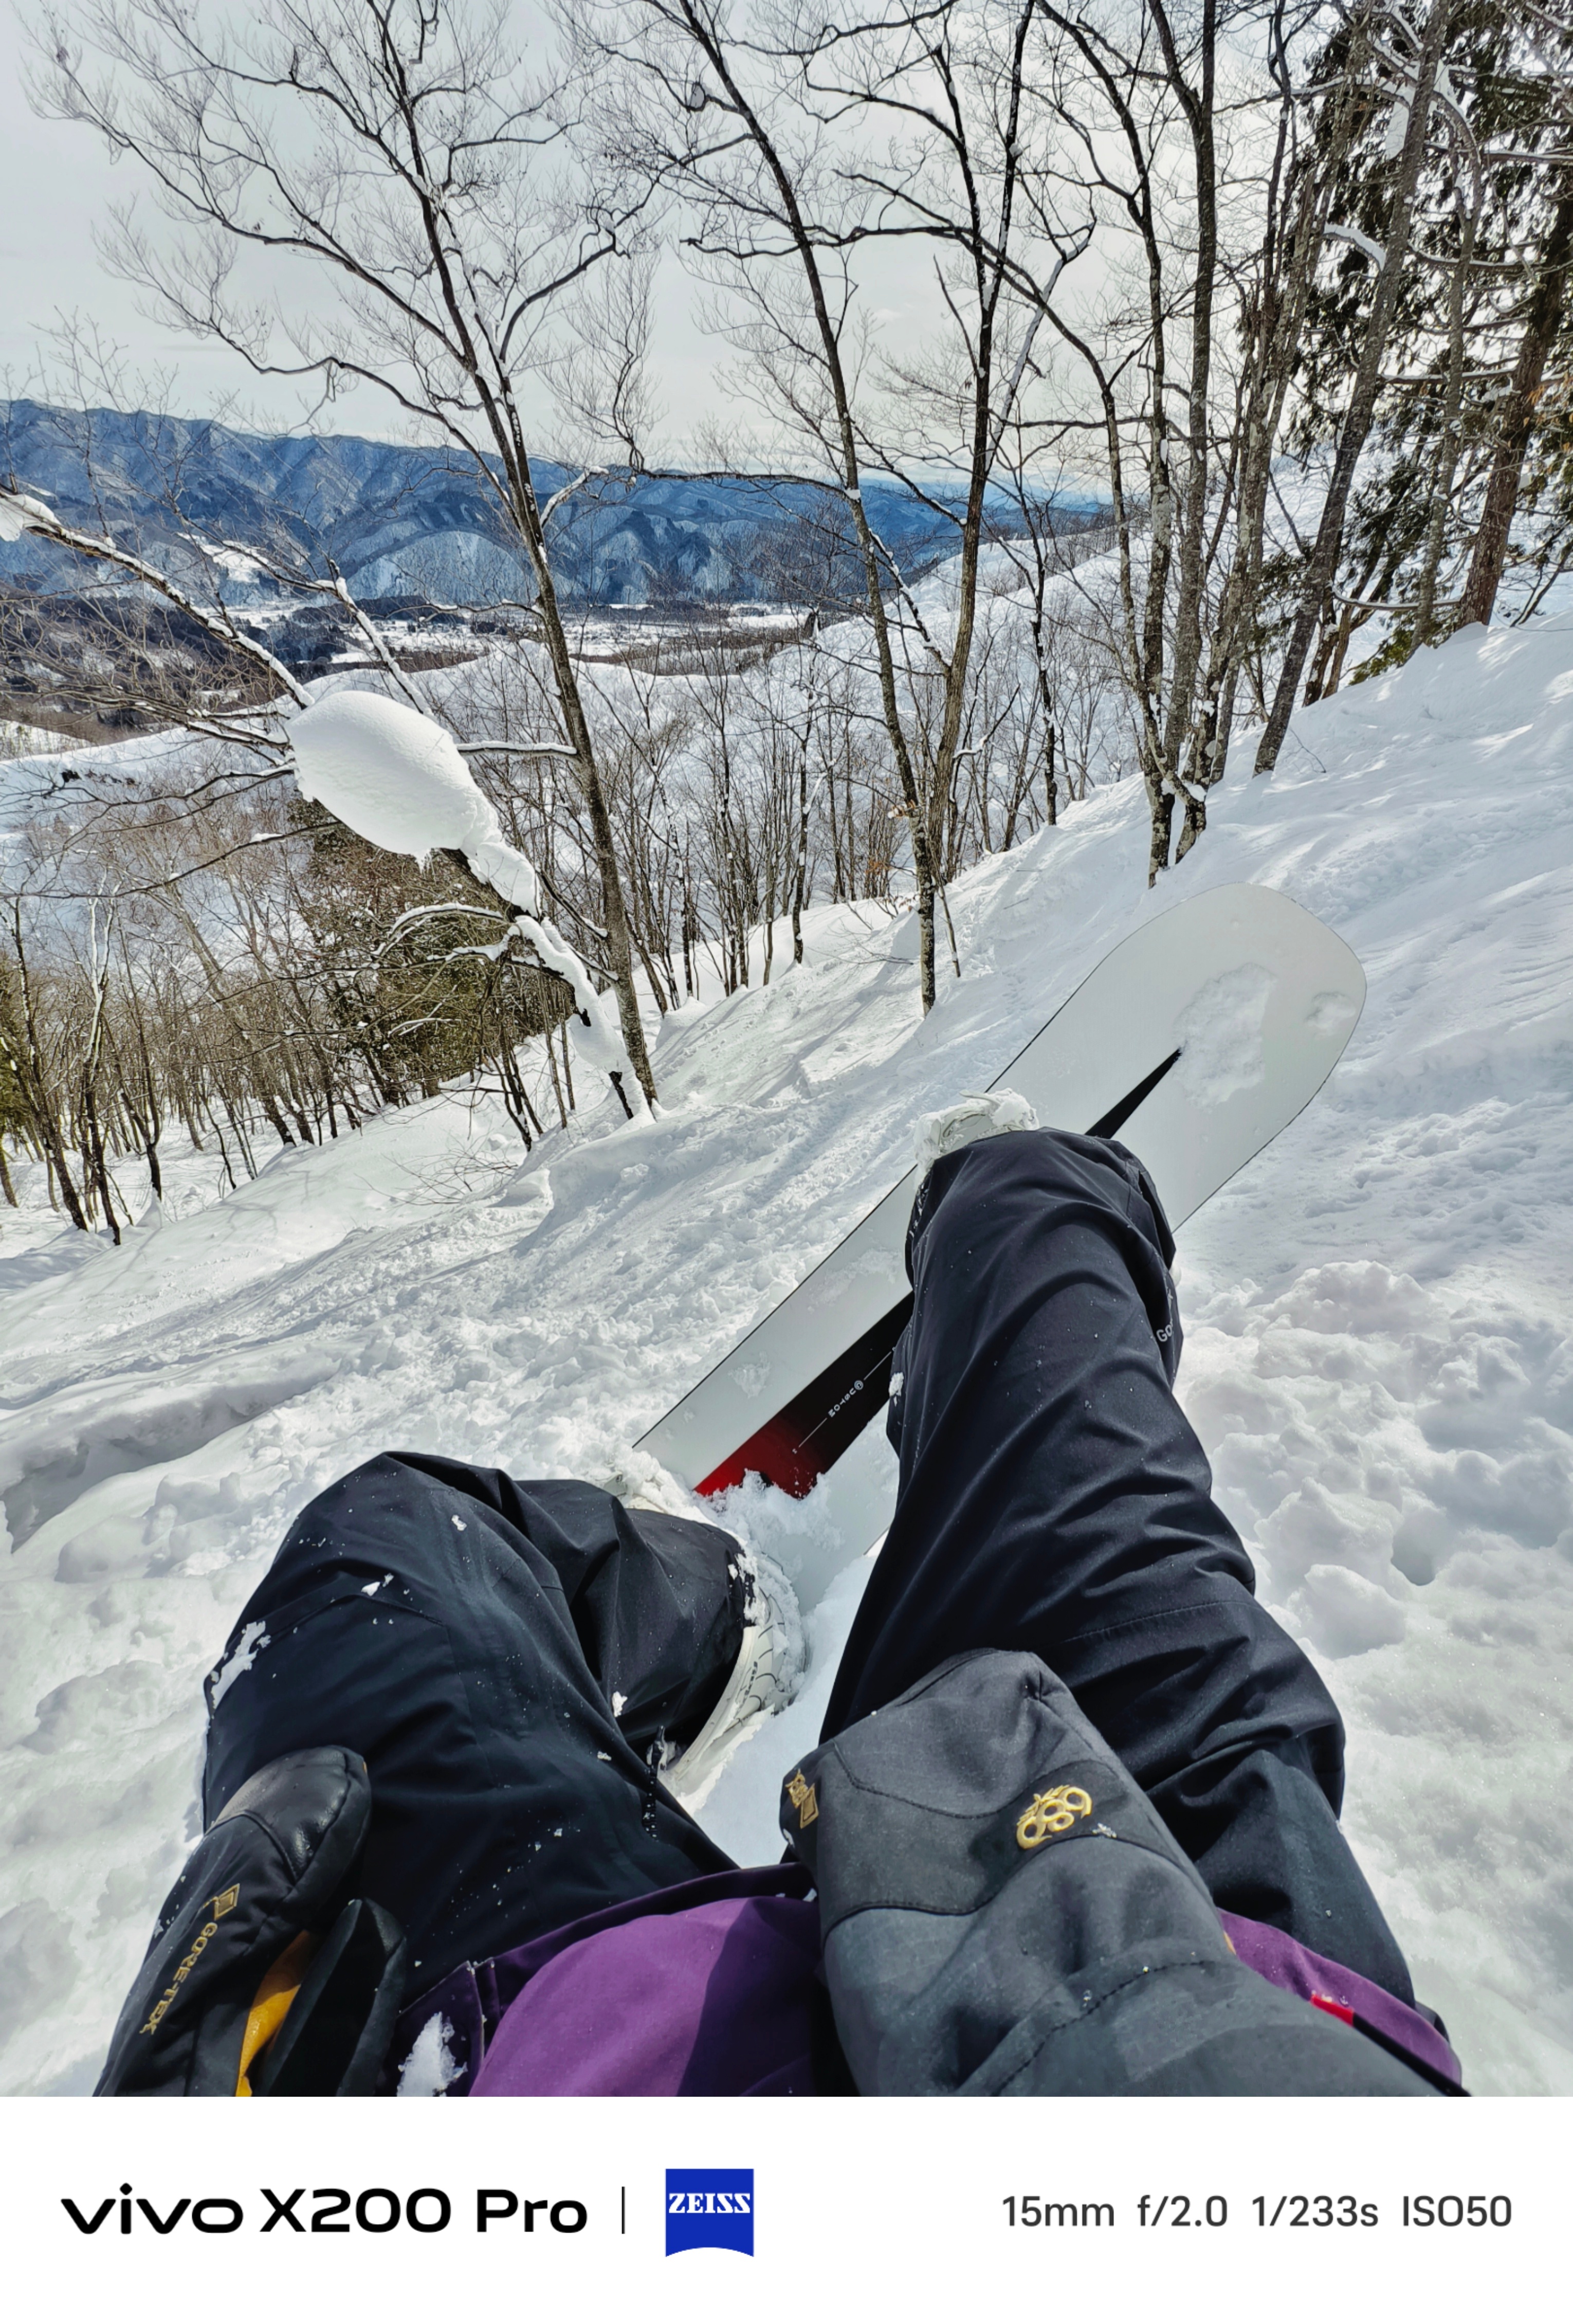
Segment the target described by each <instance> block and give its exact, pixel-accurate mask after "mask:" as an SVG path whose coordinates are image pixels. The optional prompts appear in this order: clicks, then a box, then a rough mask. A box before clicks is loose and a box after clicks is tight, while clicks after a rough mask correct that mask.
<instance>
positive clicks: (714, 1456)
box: [639, 886, 1366, 1537]
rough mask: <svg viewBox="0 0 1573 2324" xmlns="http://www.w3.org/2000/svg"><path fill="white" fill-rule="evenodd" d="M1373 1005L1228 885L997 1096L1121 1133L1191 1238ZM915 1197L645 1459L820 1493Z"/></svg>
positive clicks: (909, 1190)
mask: <svg viewBox="0 0 1573 2324" xmlns="http://www.w3.org/2000/svg"><path fill="white" fill-rule="evenodd" d="M1365 997H1366V979H1365V975H1364V973H1363V972H1362V970H1361V967H1360V964H1359V962H1358V961H1357V959H1356V957H1355V955H1354V954H1353V953H1352V952H1351V951H1350V950H1349V947H1348V945H1346V944H1345V943H1344V941H1343V939H1342V938H1341V937H1340V936H1335V935H1334V933H1333V931H1332V930H1331V929H1330V928H1329V927H1325V926H1324V925H1323V923H1322V922H1321V921H1320V920H1319V919H1318V918H1316V917H1315V915H1314V914H1313V913H1311V912H1308V911H1306V910H1305V909H1304V908H1302V906H1301V905H1299V904H1296V903H1293V902H1292V901H1291V899H1289V898H1288V897H1287V896H1284V895H1282V894H1281V893H1280V892H1279V891H1278V890H1276V889H1273V888H1256V887H1248V886H1230V887H1223V888H1213V889H1210V890H1208V891H1207V892H1206V893H1205V894H1203V895H1200V896H1196V897H1192V898H1191V899H1188V900H1187V901H1186V902H1184V903H1182V904H1176V905H1174V906H1173V907H1172V908H1170V909H1169V910H1168V911H1166V912H1163V913H1160V914H1159V915H1157V917H1156V918H1153V919H1151V920H1149V921H1147V922H1146V923H1145V925H1144V926H1143V927H1139V928H1138V929H1137V930H1136V933H1135V934H1134V935H1133V936H1127V937H1126V939H1125V940H1124V942H1123V943H1121V944H1118V945H1116V946H1115V948H1114V950H1113V951H1112V952H1110V953H1108V954H1107V955H1106V956H1105V957H1104V959H1103V960H1102V961H1101V962H1099V965H1098V966H1097V967H1096V968H1095V969H1093V970H1092V972H1091V973H1090V975H1089V976H1088V977H1086V978H1085V980H1084V981H1083V982H1081V984H1080V985H1078V986H1077V988H1076V990H1075V991H1073V992H1072V994H1071V995H1070V997H1069V999H1067V1000H1066V1001H1063V1002H1062V1004H1061V1006H1060V1008H1059V1009H1058V1010H1056V1011H1055V1012H1054V1014H1053V1016H1052V1017H1051V1018H1050V1019H1049V1020H1048V1022H1047V1023H1046V1024H1045V1025H1044V1028H1043V1029H1042V1031H1041V1032H1039V1033H1037V1034H1036V1035H1035V1037H1034V1038H1033V1039H1032V1040H1031V1041H1029V1042H1028V1043H1027V1045H1026V1048H1024V1049H1023V1050H1021V1051H1020V1052H1019V1054H1018V1055H1017V1056H1015V1057H1013V1058H1012V1059H1011V1061H1010V1063H1009V1064H1008V1065H1006V1066H1005V1067H1004V1069H1003V1070H1002V1071H1001V1072H1000V1073H999V1074H997V1075H996V1077H995V1079H994V1081H993V1082H992V1083H991V1084H989V1086H990V1087H991V1088H995V1089H998V1088H1001V1087H1007V1088H1009V1089H1012V1090H1015V1091H1016V1092H1017V1093H1019V1094H1020V1095H1021V1096H1023V1097H1025V1098H1026V1100H1027V1101H1028V1102H1029V1103H1030V1104H1031V1105H1032V1107H1033V1108H1034V1110H1035V1112H1036V1114H1037V1117H1038V1120H1040V1122H1042V1123H1043V1125H1044V1128H1045V1129H1056V1130H1081V1131H1083V1132H1085V1133H1086V1134H1087V1135H1089V1136H1090V1137H1094V1138H1115V1137H1118V1139H1119V1140H1120V1142H1121V1143H1122V1144H1123V1145H1125V1146H1127V1148H1129V1149H1130V1150H1131V1151H1132V1152H1133V1153H1135V1154H1136V1156H1137V1157H1139V1158H1140V1160H1141V1161H1142V1162H1143V1163H1145V1166H1146V1168H1147V1170H1148V1172H1149V1174H1150V1175H1151V1176H1152V1178H1153V1181H1154V1185H1156V1187H1157V1190H1158V1194H1159V1196H1160V1198H1161V1200H1162V1202H1163V1204H1164V1210H1165V1212H1166V1213H1167V1214H1168V1218H1169V1223H1170V1225H1171V1227H1173V1228H1178V1227H1179V1226H1180V1225H1181V1224H1182V1222H1183V1221H1184V1220H1186V1219H1188V1218H1189V1217H1190V1216H1191V1213H1193V1212H1194V1211H1196V1210H1197V1209H1198V1208H1199V1207H1200V1204H1201V1203H1204V1202H1206V1201H1207V1199H1208V1197H1209V1196H1210V1194H1215V1193H1216V1192H1217V1191H1218V1189H1219V1187H1220V1186H1221V1185H1224V1184H1225V1183H1226V1181H1227V1180H1228V1179H1230V1178H1232V1177H1233V1176H1234V1175H1235V1173H1236V1172H1237V1170H1239V1169H1241V1168H1243V1167H1244V1166H1245V1164H1246V1162H1248V1161H1249V1160H1250V1158H1251V1157H1252V1156H1253V1155H1254V1154H1257V1153H1259V1152H1260V1151H1261V1149H1262V1148H1263V1147H1264V1146H1265V1145H1266V1144H1267V1143H1268V1142H1269V1140H1270V1139H1274V1138H1275V1137H1276V1136H1277V1134H1278V1132H1279V1131H1280V1130H1283V1128H1284V1127H1285V1125H1286V1124H1287V1123H1289V1122H1291V1121H1292V1120H1293V1119H1294V1117H1295V1115H1296V1114H1297V1113H1299V1112H1300V1111H1302V1108H1303V1107H1304V1106H1306V1105H1307V1104H1309V1102H1311V1098H1313V1097H1314V1096H1315V1094H1316V1093H1317V1091H1318V1090H1319V1089H1320V1087H1321V1084H1322V1083H1323V1082H1324V1081H1325V1080H1326V1079H1327V1077H1328V1075H1329V1073H1330V1072H1331V1071H1332V1069H1333V1067H1334V1065H1336V1064H1337V1063H1338V1057H1339V1056H1340V1055H1341V1054H1342V1052H1343V1049H1344V1047H1345V1044H1346V1043H1347V1042H1348V1037H1349V1036H1350V1034H1351V1033H1352V1032H1353V1030H1354V1028H1355V1026H1356V1023H1357V1020H1358V1019H1359V1015H1360V1010H1361V1008H1362V1006H1363V1005H1364V1001H1365ZM955 1094H956V1095H957V1096H959V1095H961V1092H960V1091H958V1092H956V1093H955ZM917 1183H918V1173H917V1171H916V1170H915V1169H914V1170H912V1171H909V1172H908V1174H907V1176H906V1177H905V1178H903V1179H902V1180H901V1181H900V1183H899V1184H898V1185H895V1186H893V1187H892V1188H891V1189H890V1191H889V1193H888V1194H886V1195H885V1196H884V1198H883V1200H881V1201H880V1202H878V1203H876V1204H875V1205H874V1208H873V1209H872V1210H871V1211H870V1212H869V1213H868V1214H867V1216H866V1217H865V1218H863V1219H861V1220H860V1222H858V1224H857V1225H856V1226H855V1227H853V1228H852V1230H851V1232H850V1233H849V1234H847V1235H845V1236H843V1237H842V1240H841V1241H840V1242H839V1243H838V1244H837V1245H836V1246H835V1248H834V1250H832V1251H830V1252H829V1253H828V1254H827V1255H826V1257H825V1258H823V1259H821V1260H820V1262H819V1264H818V1266H817V1267H815V1268H814V1269H813V1271H812V1272H811V1273H810V1274H809V1275H807V1276H805V1277H804V1279H803V1281H802V1282H801V1283H800V1284H798V1285H797V1286H796V1289H794V1290H792V1291H790V1292H788V1293H787V1296H786V1297H785V1298H784V1299H782V1300H781V1301H780V1302H779V1303H778V1305H777V1306H775V1307H774V1308H773V1309H772V1310H771V1312H770V1313H769V1314H768V1315H767V1316H765V1317H764V1319H763V1320H762V1321H761V1322H760V1323H756V1324H755V1326H754V1328H753V1329H752V1331H750V1333H747V1334H746V1335H745V1336H744V1338H742V1339H741V1340H740V1341H739V1342H738V1344H737V1346H736V1347H735V1348H733V1349H732V1350H731V1353H730V1354H729V1355H726V1356H723V1357H722V1360H721V1361H720V1362H719V1363H718V1364H717V1365H715V1367H714V1368H713V1369H712V1370H711V1371H710V1372H708V1373H707V1374H706V1375H705V1377H704V1379H702V1380H700V1381H699V1382H698V1383H697V1385H696V1386H695V1387H694V1388H691V1389H690V1390H689V1391H688V1393H687V1395H686V1396H685V1397H683V1398H682V1399H681V1400H680V1402H678V1403H677V1404H675V1405H674V1406H672V1408H671V1410H670V1411H669V1412H668V1413H667V1414H666V1416H664V1418H662V1419H660V1420H658V1422H657V1423H656V1425H655V1426H654V1427H653V1428H652V1429H650V1430H649V1433H648V1434H646V1435H645V1436H643V1437H641V1438H640V1440H639V1447H640V1449H641V1450H642V1451H647V1452H651V1453H653V1454H654V1455H655V1457H656V1459H657V1460H658V1461H659V1462H661V1463H662V1465H663V1466H664V1467H665V1468H667V1470H669V1471H671V1472H672V1474H673V1475H674V1476H676V1477H677V1478H679V1479H680V1480H682V1482H683V1483H684V1484H685V1485H687V1486H689V1487H690V1488H691V1489H693V1490H694V1491H695V1492H698V1493H700V1494H703V1495H705V1496H707V1497H708V1496H710V1495H713V1494H715V1493H719V1492H722V1491H724V1490H726V1489H728V1488H729V1487H730V1486H733V1485H739V1484H741V1482H742V1480H743V1479H744V1477H745V1476H747V1475H749V1474H750V1473H753V1474H757V1475H759V1477H762V1478H763V1479H764V1480H765V1481H766V1482H767V1483H768V1484H772V1485H776V1486H778V1487H779V1488H780V1489H781V1490H782V1491H783V1492H786V1493H789V1494H792V1495H793V1496H794V1497H796V1498H797V1499H802V1498H803V1497H804V1496H805V1495H806V1494H808V1493H809V1492H811V1491H812V1490H813V1489H814V1486H815V1484H817V1483H818V1481H819V1480H820V1479H821V1478H822V1477H823V1476H825V1475H826V1473H827V1472H828V1471H830V1470H831V1469H832V1467H833V1466H834V1465H835V1463H836V1462H838V1461H840V1460H841V1458H842V1454H843V1453H845V1452H847V1451H848V1449H849V1447H851V1445H852V1444H853V1443H854V1442H855V1441H856V1439H857V1438H858V1437H859V1436H860V1434H862V1432H863V1430H864V1429H865V1428H867V1427H868V1425H869V1422H870V1421H872V1420H873V1419H874V1418H875V1417H876V1416H877V1415H878V1413H879V1411H880V1410H881V1408H882V1407H883V1406H884V1404H885V1401H886V1399H887V1397H888V1394H889V1389H890V1370H891V1358H892V1356H893V1354H894V1352H895V1348H896V1342H897V1339H898V1338H899V1336H900V1333H901V1331H902V1328H903V1326H904V1325H905V1323H906V1319H907V1317H908V1315H909V1314H911V1312H912V1296H911V1293H910V1291H909V1289H908V1287H907V1283H906V1261H905V1246H906V1224H907V1219H908V1216H909V1214H910V1213H911V1209H912V1203H913V1197H914V1195H915V1194H916V1191H917ZM875 1529H876V1530H877V1529H878V1528H877V1527H876V1528H875ZM870 1537H871V1536H870Z"/></svg>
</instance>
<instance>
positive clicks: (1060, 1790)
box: [781, 1652, 1432, 2098]
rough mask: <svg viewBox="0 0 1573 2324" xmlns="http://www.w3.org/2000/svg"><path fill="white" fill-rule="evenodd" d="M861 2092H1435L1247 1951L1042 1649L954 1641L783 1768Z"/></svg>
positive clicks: (794, 1838) (785, 1814)
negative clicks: (992, 1648) (954, 1647)
mask: <svg viewBox="0 0 1573 2324" xmlns="http://www.w3.org/2000/svg"><path fill="white" fill-rule="evenodd" d="M781 1828H782V1831H783V1832H784V1833H785V1835H786V1838H787V1841H788V1843H789V1844H790V1846H791V1847H792V1849H794V1850H795V1852H796V1854H797V1855H798V1857H799V1858H802V1859H803V1861H804V1862H805V1863H806V1864H807V1865H808V1866H809V1867H810V1868H811V1870H812V1871H813V1873H814V1882H815V1886H816V1887H817V1890H818V1893H819V1899H820V1915H821V1929H822V1933H823V1943H824V1969H825V1977H826V1980H827V1983H828V1985H829V1988H830V1995H831V2002H832V2007H833V2010H834V2013H835V2022H836V2029H837V2032H838V2033H839V2035H840V2038H841V2042H842V2048H843V2050H844V2051H845V2053H846V2057H847V2061H848V2064H849V2066H850V2068H851V2074H852V2079H853V2080H854V2081H855V2082H856V2084H857V2087H858V2089H860V2091H861V2092H863V2093H864V2094H865V2095H867V2096H870V2097H873V2096H892V2097H894V2096H923V2095H947V2094H950V2095H958V2096H985V2097H988V2096H996V2095H1017V2094H1019V2095H1041V2096H1049V2095H1054V2096H1072V2095H1088V2096H1091V2095H1100V2096H1118V2095H1121V2094H1129V2095H1133V2096H1154V2097H1156V2096H1164V2095H1182V2094H1184V2095H1196V2096H1206V2095H1210V2094H1212V2095H1219V2096H1228V2095H1233V2096H1241V2097H1244V2096H1270V2095H1295V2094H1304V2095H1307V2096H1311V2095H1327V2096H1355V2095H1369V2096H1388V2097H1394V2098H1400V2097H1413V2098H1423V2097H1429V2096H1430V2095H1432V2093H1431V2091H1430V2088H1429V2086H1428V2085H1427V2084H1426V2083H1425V2082H1424V2081H1423V2080H1421V2078H1420V2077H1419V2076H1418V2075H1416V2074H1413V2073H1412V2072H1411V2071H1410V2070H1408V2068H1407V2067H1405V2066H1403V2064H1401V2063H1400V2062H1399V2061H1397V2060H1396V2059H1394V2058H1392V2057H1389V2056H1388V2055H1387V2054H1386V2053H1385V2052H1384V2051H1382V2050H1381V2049H1379V2048H1377V2047H1376V2046H1375V2044H1374V2043H1369V2042H1367V2041H1366V2039H1365V2038H1364V2037H1363V2036H1362V2035H1361V2034H1359V2033H1355V2032H1352V2031H1351V2030H1350V2029H1349V2028H1348V2026H1345V2025H1343V2024H1339V2023H1338V2022H1337V2021H1336V2020H1334V2019H1332V2018H1330V2017H1329V2016H1327V2015H1325V2014H1324V2013H1323V2012H1321V2011H1320V2010H1317V2009H1313V2008H1311V2006H1310V2005H1309V2004H1308V2003H1305V2002H1302V2001H1301V2000H1299V1999H1297V1998H1296V1997H1294V1996H1293V1995H1292V1994H1288V1993H1284V1992H1282V1991H1280V1990H1279V1988H1278V1987H1275V1986H1273V1985H1269V1984H1268V1983H1267V1982H1266V1980H1265V1978H1261V1977H1258V1976H1257V1975H1256V1972H1255V1971H1254V1970H1253V1969H1246V1967H1244V1965H1243V1964H1242V1963H1240V1962H1239V1961H1237V1960H1235V1958H1234V1956H1233V1954H1232V1952H1231V1951H1230V1949H1229V1945H1228V1940H1227V1938H1226V1937H1225V1935H1224V1933H1223V1930H1222V1928H1221V1926H1220V1924H1219V1918H1218V1914H1217V1913H1216V1911H1215V1910H1214V1908H1213V1904H1212V1901H1211V1898H1210V1896H1209V1895H1208V1892H1207V1889H1206V1887H1205V1886H1204V1885H1203V1883H1202V1881H1201V1878H1200V1875H1199V1874H1198V1873H1197V1872H1196V1870H1195V1869H1194V1867H1192V1866H1191V1864H1190V1862H1189V1861H1188V1860H1187V1858H1185V1857H1184V1855H1183V1854H1182V1852H1181V1850H1180V1849H1179V1847H1178V1846H1177V1845H1176V1843H1175V1841H1174V1840H1173V1839H1172V1838H1171V1836H1170V1834H1169V1831H1168V1830H1167V1828H1166V1826H1165V1825H1164V1822H1163V1821H1162V1820H1161V1819H1160V1817H1159V1816H1158V1815H1157V1813H1156V1812H1155V1811H1154V1808H1153V1807H1152V1806H1151V1805H1150V1803H1148V1801H1147V1799H1146V1798H1145V1794H1143V1793H1142V1791H1141V1790H1140V1789H1139V1787H1138V1786H1137V1785H1136V1783H1135V1782H1134V1781H1133V1780H1132V1778H1131V1777H1130V1776H1129V1775H1127V1772H1126V1770H1125V1768H1124V1767H1123V1766H1122V1765H1121V1764H1120V1762H1119V1760H1118V1759H1117V1758H1116V1757H1115V1756H1114V1754H1113V1753H1112V1752H1111V1751H1110V1750H1109V1748H1108V1745H1107V1744H1106V1743H1105V1742H1104V1741H1103V1738H1101V1736H1100V1735H1099V1733H1098V1732H1097V1730H1096V1729H1094V1728H1093V1727H1092V1726H1090V1723H1089V1722H1088V1721H1087V1720H1085V1719H1084V1718H1083V1717H1082V1715H1081V1711H1079V1710H1078V1709H1077V1707H1076V1704H1075V1701H1074V1700H1073V1699H1072V1695H1071V1693H1070V1692H1069V1690H1068V1689H1067V1688H1066V1687H1064V1686H1063V1685H1062V1684H1061V1683H1060V1681H1059V1680H1058V1679H1056V1678H1055V1677H1054V1676H1053V1674H1052V1673H1051V1672H1050V1671H1048V1670H1047V1669H1046V1668H1045V1667H1044V1665H1043V1664H1042V1663H1041V1662H1039V1661H1038V1660H1037V1658H1036V1657H1035V1655H1025V1654H1005V1653H989V1652H984V1653H976V1654H970V1655H958V1656H957V1657H956V1658H955V1659H954V1660H952V1661H951V1662H948V1663H944V1664H942V1665H941V1666H940V1667H939V1669H938V1670H936V1671H934V1672H932V1673H931V1674H929V1676H928V1677H927V1678H925V1679H924V1680H923V1681H922V1682H921V1683H919V1684H918V1685H917V1686H915V1687H913V1688H912V1689H911V1690H910V1691H909V1692H907V1693H906V1694H904V1695H902V1696H901V1697H900V1698H899V1699H898V1700H897V1701H895V1702H893V1703H891V1704H889V1705H888V1707H887V1708H886V1709H884V1710H882V1711H876V1712H874V1713H873V1714H872V1715H871V1716H869V1718H866V1719H863V1720H859V1722H858V1723H857V1724H856V1725H855V1726H853V1727H850V1728H848V1729H845V1730H844V1731H843V1732H842V1734H840V1735H838V1736H836V1737H835V1738H833V1740H832V1741H831V1742H829V1743H826V1744H822V1745H821V1746H820V1748H819V1749H818V1750H816V1751H814V1752H813V1753H811V1754H810V1756H809V1757H807V1758H806V1759H805V1760H804V1761H803V1762H802V1764H801V1765H800V1766H798V1767H796V1769H795V1770H794V1771H793V1773H792V1774H791V1775H790V1776H788V1778H787V1783H786V1784H785V1785H784V1787H783V1792H782V1801H781Z"/></svg>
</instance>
